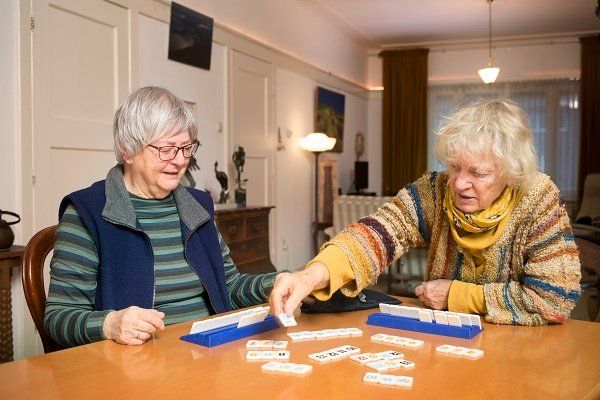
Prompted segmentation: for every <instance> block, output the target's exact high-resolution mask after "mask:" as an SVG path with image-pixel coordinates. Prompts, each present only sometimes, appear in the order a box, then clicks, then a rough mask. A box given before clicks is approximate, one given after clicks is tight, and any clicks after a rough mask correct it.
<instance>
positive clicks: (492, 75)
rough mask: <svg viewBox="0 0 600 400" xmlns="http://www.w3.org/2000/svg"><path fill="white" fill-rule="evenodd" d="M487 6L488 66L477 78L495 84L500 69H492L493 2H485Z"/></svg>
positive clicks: (488, 0) (489, 0) (490, 0)
mask: <svg viewBox="0 0 600 400" xmlns="http://www.w3.org/2000/svg"><path fill="white" fill-rule="evenodd" d="M486 1H487V2H488V5H489V20H488V22H489V29H488V38H489V39H488V51H489V52H488V64H487V67H486V68H481V69H480V70H479V71H477V72H478V73H479V76H480V77H481V80H482V81H483V82H484V83H494V82H496V78H497V77H498V74H499V73H500V68H498V67H492V1H494V0H486Z"/></svg>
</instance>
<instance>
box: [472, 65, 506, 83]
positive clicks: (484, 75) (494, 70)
mask: <svg viewBox="0 0 600 400" xmlns="http://www.w3.org/2000/svg"><path fill="white" fill-rule="evenodd" d="M477 72H478V73H479V76H480V77H481V80H482V81H483V83H494V82H496V78H497V77H498V74H499V73H500V68H498V67H487V68H481V69H480V70H479V71H477Z"/></svg>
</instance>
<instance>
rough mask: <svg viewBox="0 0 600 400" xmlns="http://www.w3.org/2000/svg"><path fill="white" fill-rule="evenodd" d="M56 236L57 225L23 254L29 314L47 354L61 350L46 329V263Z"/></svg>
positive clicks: (38, 236) (35, 239) (36, 237)
mask: <svg viewBox="0 0 600 400" xmlns="http://www.w3.org/2000/svg"><path fill="white" fill-rule="evenodd" d="M55 235H56V225H54V226H49V227H48V228H44V229H42V230H41V231H39V232H38V233H36V234H35V235H34V236H33V237H32V238H31V240H30V241H29V243H27V246H26V247H25V253H24V254H23V270H22V280H23V291H24V292H25V299H26V300H27V306H28V307H29V312H30V313H31V317H32V318H33V322H34V323H35V326H36V328H37V330H38V333H39V334H40V338H41V339H42V344H43V345H44V352H45V353H50V352H53V351H56V350H59V348H60V347H59V346H58V344H57V343H56V342H55V341H54V340H52V338H51V337H50V336H49V335H48V334H47V333H46V330H45V329H44V310H45V308H46V288H45V287H44V261H45V260H46V257H47V256H48V253H50V251H51V250H52V249H53V248H54V236H55Z"/></svg>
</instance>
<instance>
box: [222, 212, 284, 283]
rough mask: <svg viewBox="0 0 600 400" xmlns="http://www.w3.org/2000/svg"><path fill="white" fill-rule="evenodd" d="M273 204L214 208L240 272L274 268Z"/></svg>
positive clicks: (258, 271)
mask: <svg viewBox="0 0 600 400" xmlns="http://www.w3.org/2000/svg"><path fill="white" fill-rule="evenodd" d="M271 208H273V207H244V208H232V209H226V210H216V211H215V221H216V223H217V227H218V228H219V232H221V236H223V239H224V240H225V243H227V245H228V246H229V249H230V250H231V258H232V259H233V261H234V262H235V265H236V266H237V268H238V270H239V271H240V272H241V273H247V274H260V273H264V272H274V271H275V267H274V266H273V264H272V263H271V258H270V257H269V212H270V211H271Z"/></svg>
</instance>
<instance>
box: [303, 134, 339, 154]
mask: <svg viewBox="0 0 600 400" xmlns="http://www.w3.org/2000/svg"><path fill="white" fill-rule="evenodd" d="M333 146H335V139H334V138H330V137H329V136H327V135H326V134H324V133H309V134H308V135H306V136H304V137H303V138H302V139H300V148H301V149H302V150H306V151H312V152H313V153H321V152H323V151H328V150H331V149H333Z"/></svg>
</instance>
